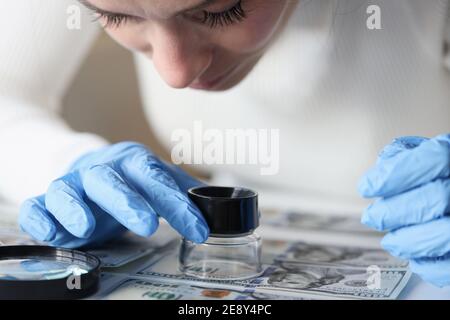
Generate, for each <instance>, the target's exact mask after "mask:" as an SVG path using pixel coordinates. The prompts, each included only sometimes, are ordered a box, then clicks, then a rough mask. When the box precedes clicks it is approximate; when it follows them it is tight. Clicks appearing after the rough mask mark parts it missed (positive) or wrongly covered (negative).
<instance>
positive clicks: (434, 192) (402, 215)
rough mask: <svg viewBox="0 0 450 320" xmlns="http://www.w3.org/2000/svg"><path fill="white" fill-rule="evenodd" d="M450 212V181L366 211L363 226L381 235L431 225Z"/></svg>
mask: <svg viewBox="0 0 450 320" xmlns="http://www.w3.org/2000/svg"><path fill="white" fill-rule="evenodd" d="M447 212H450V179H445V180H441V179H438V180H436V181H433V182H431V183H427V184H425V185H423V186H421V187H419V188H415V189H412V190H410V191H407V192H405V193H402V194H399V195H397V196H393V197H389V198H381V199H378V200H376V201H375V202H374V203H372V204H371V205H370V206H369V207H367V209H366V210H365V211H364V214H363V216H362V219H361V222H362V223H363V224H365V225H367V226H368V227H371V228H373V229H376V230H378V231H384V230H391V229H397V228H401V227H404V226H408V225H413V224H419V223H424V222H428V221H431V220H434V219H437V218H440V217H442V216H444V215H445V213H447Z"/></svg>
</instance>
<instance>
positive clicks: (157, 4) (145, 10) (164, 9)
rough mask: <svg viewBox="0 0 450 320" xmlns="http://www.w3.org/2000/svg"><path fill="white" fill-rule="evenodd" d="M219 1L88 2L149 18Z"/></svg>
mask: <svg viewBox="0 0 450 320" xmlns="http://www.w3.org/2000/svg"><path fill="white" fill-rule="evenodd" d="M216 1H217V0H86V2H88V3H90V4H92V5H94V6H95V7H98V8H100V9H102V10H107V11H112V12H118V13H124V14H130V15H139V16H149V17H170V16H173V15H174V14H176V13H179V12H182V11H186V10H190V9H192V8H195V7H197V6H199V5H202V4H204V3H213V2H216Z"/></svg>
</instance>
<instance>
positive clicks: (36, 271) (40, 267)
mask: <svg viewBox="0 0 450 320" xmlns="http://www.w3.org/2000/svg"><path fill="white" fill-rule="evenodd" d="M88 272H89V269H88V266H86V265H80V264H79V263H77V264H75V263H74V262H72V263H70V262H68V261H58V260H53V259H52V260H51V259H45V258H32V259H6V260H0V279H5V280H6V279H7V280H51V279H62V278H66V277H68V276H70V275H82V274H86V273H88Z"/></svg>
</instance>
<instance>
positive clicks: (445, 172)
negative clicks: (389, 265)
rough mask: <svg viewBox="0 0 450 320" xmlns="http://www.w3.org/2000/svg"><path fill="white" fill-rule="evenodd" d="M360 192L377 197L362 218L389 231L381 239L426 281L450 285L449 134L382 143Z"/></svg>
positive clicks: (367, 223) (369, 196)
mask: <svg viewBox="0 0 450 320" xmlns="http://www.w3.org/2000/svg"><path fill="white" fill-rule="evenodd" d="M359 192H360V193H361V195H362V196H364V197H367V198H373V197H379V199H377V200H375V202H373V203H372V204H371V205H370V206H369V207H368V208H367V209H366V210H365V212H364V214H363V216H362V220H361V221H362V223H364V224H366V225H367V226H369V227H372V228H374V229H376V230H379V231H389V232H388V233H387V234H386V235H385V237H384V238H383V240H382V242H381V245H382V247H383V248H384V249H386V250H387V251H388V252H389V253H391V254H392V255H394V256H397V257H400V258H403V259H408V260H409V261H410V268H411V270H412V271H413V272H414V273H417V274H418V275H419V276H421V277H422V278H423V279H424V280H425V281H428V282H431V283H432V284H434V285H436V286H439V287H442V286H447V285H450V217H449V214H450V134H445V135H441V136H437V137H435V138H433V139H426V138H421V137H404V138H399V139H396V140H394V142H393V143H392V144H390V145H388V146H386V147H385V148H384V150H383V151H382V152H381V154H380V155H379V157H378V161H377V164H376V166H375V167H374V168H372V169H371V170H369V171H368V172H367V173H366V175H365V176H364V177H363V178H362V179H361V182H360V184H359Z"/></svg>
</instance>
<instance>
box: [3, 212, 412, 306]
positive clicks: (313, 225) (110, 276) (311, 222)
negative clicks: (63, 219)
mask: <svg viewBox="0 0 450 320" xmlns="http://www.w3.org/2000/svg"><path fill="white" fill-rule="evenodd" d="M262 229H263V233H262V234H261V235H262V237H263V239H264V240H263V254H262V255H263V266H264V272H263V274H262V275H261V276H259V277H257V278H254V279H250V280H245V281H209V280H200V279H196V278H191V277H187V276H185V275H183V274H182V273H181V272H180V271H179V270H178V249H179V245H180V239H179V236H178V235H177V234H176V233H175V232H174V231H172V230H171V229H170V227H168V226H167V225H166V224H164V223H162V224H161V227H160V229H159V230H158V232H157V233H156V234H155V235H154V236H152V237H151V238H148V239H144V238H140V237H137V236H134V235H131V234H128V235H127V236H126V237H124V238H123V239H118V240H115V241H113V242H110V243H107V244H106V245H104V246H102V247H99V248H92V249H90V250H88V252H90V253H92V254H94V255H96V256H97V257H99V258H100V259H101V260H102V264H103V267H102V278H101V288H100V290H99V292H98V293H97V294H96V295H95V296H93V297H91V298H92V299H138V300H140V299H152V300H155V299H157V300H192V299H213V300H267V299H270V300H277V299H284V300H297V299H298V300H303V299H396V298H398V296H399V294H400V293H401V291H402V289H403V288H404V287H405V286H406V284H407V282H408V280H409V278H410V275H411V274H410V271H409V270H408V264H407V262H405V261H402V260H398V259H397V258H394V257H392V256H390V255H389V254H388V253H386V252H385V251H383V250H381V249H379V248H376V247H374V246H361V244H366V243H370V242H372V243H378V241H379V237H380V236H379V235H377V234H374V233H373V232H372V231H370V230H367V229H365V228H364V227H362V226H361V225H360V224H359V221H357V219H354V218H348V217H337V216H327V217H323V216H315V215H313V214H305V213H297V212H282V213H279V214H276V215H273V218H271V219H267V220H266V221H264V228H262ZM311 230H313V231H314V232H316V234H318V235H321V236H320V237H319V236H317V235H316V237H317V238H320V239H321V241H309V240H308V239H305V238H304V237H302V234H304V233H308V231H311ZM339 233H343V234H346V235H349V234H350V235H351V236H353V237H354V238H355V239H360V241H351V242H350V243H347V244H345V245H344V244H342V243H339V242H336V241H334V240H333V238H332V236H330V235H335V234H339ZM286 234H290V236H289V237H287V238H286V237H285V236H283V235H286ZM295 235H297V236H295ZM17 244H28V245H29V244H37V243H36V242H34V241H33V240H31V239H29V238H28V237H27V236H26V235H25V234H23V233H20V232H19V231H18V230H15V229H12V228H11V227H8V228H2V227H0V245H17ZM355 244H356V245H357V246H355ZM210 272H211V275H212V276H213V275H214V272H218V270H210Z"/></svg>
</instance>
